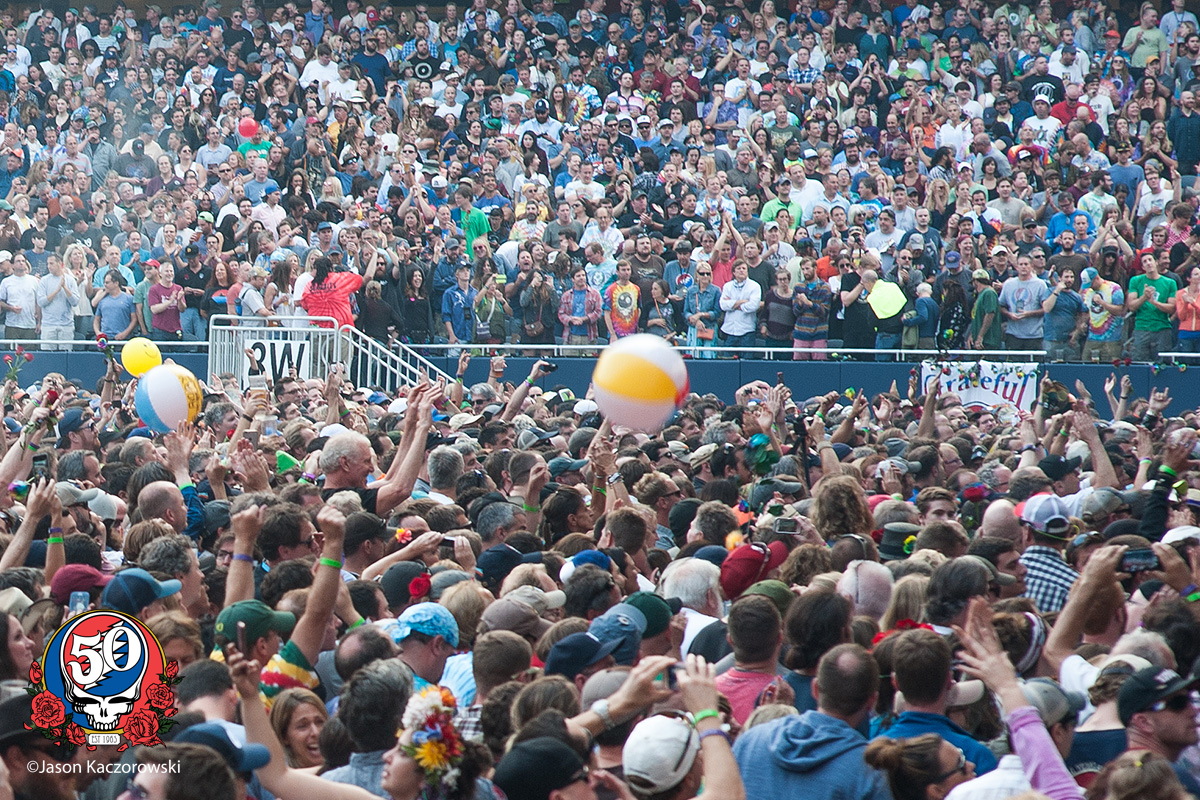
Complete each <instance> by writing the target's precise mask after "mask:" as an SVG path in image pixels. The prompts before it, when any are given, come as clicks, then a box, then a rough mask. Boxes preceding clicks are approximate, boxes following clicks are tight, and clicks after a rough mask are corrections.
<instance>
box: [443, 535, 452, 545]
mask: <svg viewBox="0 0 1200 800" xmlns="http://www.w3.org/2000/svg"><path fill="white" fill-rule="evenodd" d="M454 541H455V539H454V537H453V536H443V537H442V546H443V547H454Z"/></svg>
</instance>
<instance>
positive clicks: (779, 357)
mask: <svg viewBox="0 0 1200 800" xmlns="http://www.w3.org/2000/svg"><path fill="white" fill-rule="evenodd" d="M765 342H766V345H767V347H786V348H788V349H789V350H790V349H791V347H792V340H791V339H772V338H770V337H767V339H766V340H765ZM768 359H769V360H771V361H785V360H788V359H787V356H786V355H785V354H784V353H771V354H770V355H769V356H768Z"/></svg>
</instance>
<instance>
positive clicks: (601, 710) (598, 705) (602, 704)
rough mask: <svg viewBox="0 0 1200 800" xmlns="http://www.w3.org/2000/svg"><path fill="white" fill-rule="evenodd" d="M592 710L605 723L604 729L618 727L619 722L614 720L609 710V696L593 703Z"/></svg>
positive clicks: (608, 729)
mask: <svg viewBox="0 0 1200 800" xmlns="http://www.w3.org/2000/svg"><path fill="white" fill-rule="evenodd" d="M591 711H592V713H593V714H595V715H596V716H597V717H599V718H600V720H601V721H602V722H603V723H604V730H606V731H610V730H612V729H613V728H615V727H616V725H617V723H615V722H613V718H612V714H611V713H609V710H608V698H607V697H605V698H602V699H600V700H597V701H596V702H594V703H592V708H591Z"/></svg>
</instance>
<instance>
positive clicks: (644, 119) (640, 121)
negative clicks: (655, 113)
mask: <svg viewBox="0 0 1200 800" xmlns="http://www.w3.org/2000/svg"><path fill="white" fill-rule="evenodd" d="M634 122H635V123H637V124H638V125H649V124H650V118H649V117H647V116H646V115H645V114H642V115H641V116H640V117H638V118H637V119H635V120H634Z"/></svg>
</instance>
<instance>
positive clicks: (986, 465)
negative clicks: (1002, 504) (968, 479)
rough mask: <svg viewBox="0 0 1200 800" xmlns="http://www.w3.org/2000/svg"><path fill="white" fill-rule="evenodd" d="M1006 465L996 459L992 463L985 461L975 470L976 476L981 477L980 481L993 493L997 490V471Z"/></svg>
mask: <svg viewBox="0 0 1200 800" xmlns="http://www.w3.org/2000/svg"><path fill="white" fill-rule="evenodd" d="M1003 466H1004V464H1003V463H1002V462H1001V461H1000V460H999V459H996V458H993V459H991V460H990V461H985V462H983V463H982V464H980V465H979V469H977V470H975V474H976V475H978V476H979V480H981V481H983V482H984V483H985V484H986V485H987V487H988V488H989V489H991V490H993V491H995V489H996V470H997V469H999V468H1000V467H1003Z"/></svg>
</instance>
